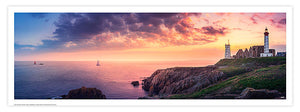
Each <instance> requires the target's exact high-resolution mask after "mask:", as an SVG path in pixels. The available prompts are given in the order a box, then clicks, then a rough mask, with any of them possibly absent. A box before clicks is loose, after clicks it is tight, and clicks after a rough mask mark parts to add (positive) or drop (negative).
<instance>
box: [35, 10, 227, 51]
mask: <svg viewBox="0 0 300 112" xmlns="http://www.w3.org/2000/svg"><path fill="white" fill-rule="evenodd" d="M200 15H201V13H63V14H60V16H59V18H58V20H57V21H56V22H55V23H54V24H55V26H56V27H57V29H56V30H55V31H54V32H53V34H54V36H53V37H52V38H53V39H54V40H43V41H42V42H43V44H44V45H43V46H41V48H47V49H50V48H53V49H55V48H66V49H68V50H70V49H78V48H85V49H86V48H88V49H107V48H132V47H153V46H156V47H165V46H169V45H172V46H178V45H195V44H206V43H209V42H214V41H216V40H217V39H218V37H217V35H225V34H226V33H227V31H228V28H225V27H219V26H205V27H201V28H196V27H195V22H194V21H193V20H192V19H191V17H193V16H195V17H199V16H200ZM207 22H209V21H208V20H207ZM59 50H63V49H59Z"/></svg>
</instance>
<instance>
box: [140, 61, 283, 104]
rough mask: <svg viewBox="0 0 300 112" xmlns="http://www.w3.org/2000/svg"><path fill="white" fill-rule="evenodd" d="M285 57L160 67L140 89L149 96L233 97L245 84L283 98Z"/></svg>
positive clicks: (239, 93) (245, 86)
mask: <svg viewBox="0 0 300 112" xmlns="http://www.w3.org/2000/svg"><path fill="white" fill-rule="evenodd" d="M285 61H286V59H285V57H267V58H249V59H222V60H220V61H219V62H217V63H216V64H215V65H214V66H207V67H175V68H167V69H160V70H157V71H155V72H154V73H153V74H152V75H151V76H150V77H148V78H146V79H145V80H143V89H144V90H146V91H149V96H150V98H180V99H182V98H193V99H194V98H204V99H205V98H208V99H215V98H221V99H226V98H229V99H234V98H241V94H242V92H243V90H244V89H246V88H253V89H269V90H272V91H273V90H274V91H279V93H280V95H282V96H280V98H285V91H286V90H285V86H286V78H285V77H286V68H285V67H286V65H285ZM254 95H255V94H254ZM144 98H149V97H148V96H146V97H144ZM265 98H274V97H269V96H268V97H265Z"/></svg>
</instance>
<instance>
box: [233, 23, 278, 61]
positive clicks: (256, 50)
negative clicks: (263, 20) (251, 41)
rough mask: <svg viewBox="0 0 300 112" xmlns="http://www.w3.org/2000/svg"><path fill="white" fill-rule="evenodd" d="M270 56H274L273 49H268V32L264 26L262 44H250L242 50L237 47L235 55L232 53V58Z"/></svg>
mask: <svg viewBox="0 0 300 112" xmlns="http://www.w3.org/2000/svg"><path fill="white" fill-rule="evenodd" d="M271 56H275V49H269V32H268V29H267V28H266V29H265V32H264V45H260V46H257V45H256V46H251V47H250V49H249V50H248V49H247V48H245V50H244V51H243V50H242V49H239V50H238V52H237V53H236V55H233V58H235V59H239V58H256V57H271Z"/></svg>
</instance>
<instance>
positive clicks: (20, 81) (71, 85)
mask: <svg viewBox="0 0 300 112" xmlns="http://www.w3.org/2000/svg"><path fill="white" fill-rule="evenodd" d="M40 63H42V65H40ZM215 63H216V62H215V61H203V60H202V61H201V60H198V61H195V60H193V61H100V66H96V64H97V61H37V62H36V65H34V62H33V61H15V66H14V67H15V68H14V72H15V73H14V97H15V99H50V98H55V97H59V96H61V95H66V94H68V92H69V91H70V90H72V89H77V88H81V87H83V86H84V87H87V88H97V89H100V90H101V91H102V92H103V93H104V94H105V95H106V97H107V99H137V98H138V97H143V96H146V95H147V92H146V91H144V90H143V89H142V80H143V79H144V78H145V77H150V76H151V75H152V73H154V72H155V71H156V70H157V69H165V68H172V67H202V66H207V65H212V64H215ZM132 81H139V83H140V85H139V86H133V85H131V82H132Z"/></svg>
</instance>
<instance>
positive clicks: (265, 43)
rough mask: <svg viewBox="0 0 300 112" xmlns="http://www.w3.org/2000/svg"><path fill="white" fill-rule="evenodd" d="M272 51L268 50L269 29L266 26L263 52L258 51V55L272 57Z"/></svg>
mask: <svg viewBox="0 0 300 112" xmlns="http://www.w3.org/2000/svg"><path fill="white" fill-rule="evenodd" d="M272 56H273V53H270V52H269V31H268V28H267V27H266V29H265V32H264V53H260V57H272Z"/></svg>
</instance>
